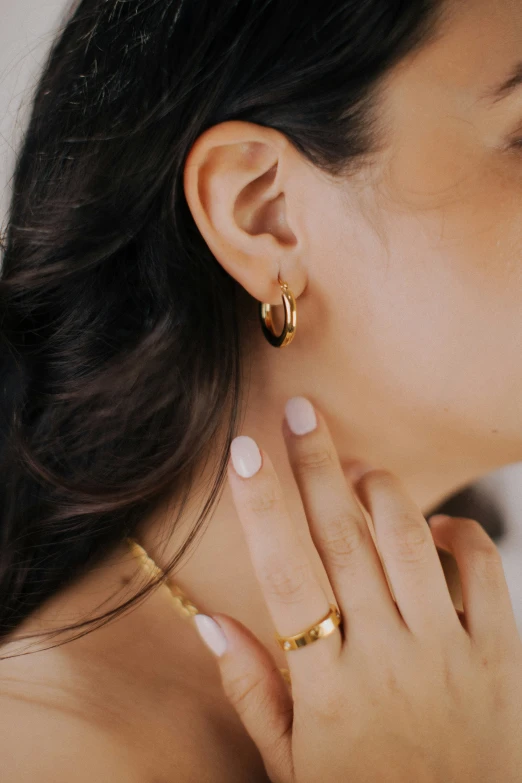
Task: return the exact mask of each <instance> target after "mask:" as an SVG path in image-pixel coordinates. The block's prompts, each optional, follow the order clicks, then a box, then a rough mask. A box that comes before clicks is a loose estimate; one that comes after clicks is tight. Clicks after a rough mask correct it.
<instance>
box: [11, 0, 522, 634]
mask: <svg viewBox="0 0 522 783" xmlns="http://www.w3.org/2000/svg"><path fill="white" fill-rule="evenodd" d="M73 5H76V0H66V1H65V0H0V18H1V19H2V25H1V26H0V233H1V231H2V227H3V225H4V223H5V218H6V212H7V206H8V202H9V193H10V176H11V171H12V167H13V164H14V160H15V151H16V147H17V143H18V141H19V139H20V137H21V134H22V132H23V128H24V125H25V120H26V118H27V112H28V110H29V108H30V103H31V89H32V86H33V84H34V81H35V78H36V77H37V75H38V73H39V69H40V67H41V64H42V59H43V57H45V54H46V51H47V50H48V48H49V46H50V43H51V40H52V38H53V36H54V32H55V30H56V28H57V27H58V25H59V24H60V23H61V21H62V19H63V18H64V17H65V15H66V14H68V12H69V9H72V7H73ZM520 426H521V427H522V422H521V423H520ZM438 511H441V512H446V513H449V514H452V515H454V516H468V517H472V518H473V519H477V520H478V521H479V522H480V523H481V524H482V525H483V526H484V527H485V528H486V530H488V532H489V533H490V535H491V536H492V537H493V538H494V540H495V541H496V543H497V546H498V547H499V549H500V552H501V554H502V558H503V561H504V567H505V572H506V577H507V580H508V585H509V590H510V593H511V597H512V600H513V604H514V607H515V611H516V614H517V621H518V625H519V628H520V630H521V631H522V463H517V464H515V465H511V466H509V467H508V468H504V469H502V470H499V471H496V472H495V473H493V474H491V475H488V476H486V477H485V478H483V479H482V480H481V481H480V482H478V483H476V484H474V485H473V486H471V487H467V488H465V489H464V490H463V491H462V492H459V493H458V494H457V495H454V496H453V497H451V498H448V499H447V500H446V501H445V502H444V503H443V504H442V505H439V506H438V507H437V508H433V509H431V513H435V512H438Z"/></svg>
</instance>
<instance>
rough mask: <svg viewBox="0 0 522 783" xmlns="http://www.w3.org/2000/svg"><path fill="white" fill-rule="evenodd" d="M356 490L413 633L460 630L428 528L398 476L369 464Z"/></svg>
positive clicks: (427, 633)
mask: <svg viewBox="0 0 522 783" xmlns="http://www.w3.org/2000/svg"><path fill="white" fill-rule="evenodd" d="M355 486H356V490H357V492H358V494H359V497H360V498H361V500H362V502H363V504H364V506H365V508H367V509H368V512H369V513H370V514H371V516H372V519H373V522H374V527H375V534H376V538H377V546H378V547H379V551H380V553H381V557H382V559H383V563H384V566H385V568H386V571H387V572H388V577H389V579H390V583H391V586H392V589H393V592H394V594H395V598H396V600H397V605H398V607H399V610H400V612H401V614H402V616H403V618H404V620H405V622H406V624H407V625H408V627H409V628H410V630H411V631H412V632H414V633H420V634H423V635H439V634H440V633H441V632H443V631H447V630H451V629H454V630H457V629H458V630H459V632H461V631H462V627H461V624H460V622H459V619H458V616H457V614H456V612H455V608H454V606H453V603H452V601H451V596H450V594H449V591H448V587H447V584H446V580H445V578H444V571H443V570H442V566H441V563H440V560H439V557H438V555H437V550H436V547H435V543H434V541H433V537H432V535H431V532H430V528H429V526H428V524H427V522H426V520H425V518H424V516H423V515H422V513H421V511H420V510H419V509H418V507H417V506H416V505H415V503H414V502H413V500H412V499H411V498H410V496H409V495H408V493H407V492H406V490H405V488H404V486H403V484H402V482H401V481H400V480H399V478H398V477H397V476H395V475H393V474H392V473H389V472H388V471H386V470H372V471H370V472H369V473H366V474H365V475H364V476H363V477H362V478H361V479H360V480H359V481H358V482H357V483H356V485H355Z"/></svg>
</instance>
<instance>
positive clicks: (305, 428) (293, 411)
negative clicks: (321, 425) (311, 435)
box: [285, 397, 317, 435]
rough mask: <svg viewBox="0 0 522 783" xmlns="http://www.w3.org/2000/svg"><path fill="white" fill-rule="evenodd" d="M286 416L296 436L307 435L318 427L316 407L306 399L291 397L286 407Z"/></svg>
mask: <svg viewBox="0 0 522 783" xmlns="http://www.w3.org/2000/svg"><path fill="white" fill-rule="evenodd" d="M285 416H286V420H287V422H288V426H289V427H290V429H291V430H292V432H293V433H294V435H306V434H307V433H308V432H312V430H315V428H316V427H317V417H316V415H315V411H314V406H313V405H312V403H311V402H310V401H309V400H307V399H306V397H291V398H290V399H289V400H288V401H287V403H286V405H285Z"/></svg>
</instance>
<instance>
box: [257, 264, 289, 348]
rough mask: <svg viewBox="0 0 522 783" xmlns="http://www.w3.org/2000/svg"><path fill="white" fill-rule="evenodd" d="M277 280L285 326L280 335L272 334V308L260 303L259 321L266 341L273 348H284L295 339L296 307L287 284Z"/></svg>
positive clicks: (279, 278) (278, 277)
mask: <svg viewBox="0 0 522 783" xmlns="http://www.w3.org/2000/svg"><path fill="white" fill-rule="evenodd" d="M277 280H278V283H279V285H280V286H281V296H282V298H283V305H284V308H285V325H284V326H283V331H282V332H281V334H280V335H276V334H275V332H274V324H273V322H272V306H271V305H269V304H265V303H264V302H262V303H261V304H260V305H259V317H260V320H261V328H262V330H263V334H264V335H265V337H266V339H267V340H268V342H269V343H270V345H273V346H274V348H284V346H285V345H288V344H289V343H291V342H292V340H293V339H294V337H295V330H296V326H297V306H296V303H295V298H294V295H293V294H292V292H291V291H290V289H289V288H288V283H283V281H282V280H281V277H280V276H279V275H278V276H277Z"/></svg>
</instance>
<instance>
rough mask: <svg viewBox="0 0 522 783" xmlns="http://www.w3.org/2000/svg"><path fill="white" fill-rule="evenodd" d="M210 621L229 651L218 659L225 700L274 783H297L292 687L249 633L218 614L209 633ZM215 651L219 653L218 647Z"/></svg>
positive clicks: (266, 651)
mask: <svg viewBox="0 0 522 783" xmlns="http://www.w3.org/2000/svg"><path fill="white" fill-rule="evenodd" d="M199 617H200V618H201V617H202V616H201V615H200V616H199ZM197 618H198V615H196V619H197ZM209 619H210V622H211V623H212V621H213V620H215V621H217V623H218V627H219V629H221V631H222V632H224V635H225V638H226V649H225V651H224V652H221V649H222V648H220V650H219V652H220V653H221V654H220V656H219V658H218V659H217V660H218V666H219V670H220V675H221V682H222V685H223V690H224V692H225V695H226V696H227V698H228V700H229V701H230V703H231V704H232V706H233V707H234V709H235V710H236V712H237V714H238V715H239V718H240V720H241V722H242V723H243V725H244V727H245V729H246V730H247V732H248V734H249V735H250V736H251V738H252V739H253V741H254V742H255V744H256V745H257V747H258V749H259V751H260V753H261V756H262V758H263V762H264V764H265V768H266V772H267V773H268V774H269V776H270V780H273V781H274V783H290V781H293V780H294V774H293V768H292V742H291V740H292V721H293V700H292V696H291V694H290V691H289V689H288V686H287V684H286V683H285V681H284V679H283V676H282V675H281V673H280V672H279V670H278V668H277V666H276V664H275V661H274V659H273V658H272V656H271V655H270V653H269V652H268V650H267V649H266V648H265V647H264V646H263V645H262V644H261V643H260V642H259V641H258V639H256V637H255V636H254V635H253V634H252V633H251V632H250V631H249V630H248V628H245V627H244V626H243V625H242V624H241V623H239V622H238V621H237V620H234V619H233V618H231V617H228V616H227V615H223V614H220V613H216V614H214V615H213V617H212V618H204V620H205V622H204V623H203V628H202V630H203V631H204V630H205V627H204V626H205V625H207V624H208V623H209ZM198 630H199V627H198ZM218 632H219V631H218ZM200 633H201V631H200ZM203 638H204V639H205V636H203ZM212 649H213V650H214V652H215V646H214V645H213V646H212Z"/></svg>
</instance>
